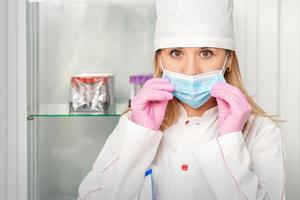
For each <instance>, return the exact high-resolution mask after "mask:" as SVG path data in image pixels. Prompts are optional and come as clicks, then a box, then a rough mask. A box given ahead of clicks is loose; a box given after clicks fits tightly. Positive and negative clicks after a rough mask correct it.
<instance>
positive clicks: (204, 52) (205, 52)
mask: <svg viewBox="0 0 300 200" xmlns="http://www.w3.org/2000/svg"><path fill="white" fill-rule="evenodd" d="M213 55H214V53H213V52H212V51H211V50H209V49H204V50H202V51H201V52H200V56H201V57H202V58H206V59H207V58H210V57H212V56H213Z"/></svg>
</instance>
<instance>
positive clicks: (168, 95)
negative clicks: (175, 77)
mask: <svg viewBox="0 0 300 200" xmlns="http://www.w3.org/2000/svg"><path fill="white" fill-rule="evenodd" d="M173 90H174V87H173V86H172V84H171V83H170V82H169V81H168V80H166V79H162V78H153V79H150V80H148V81H146V83H145V84H144V86H143V88H142V89H141V91H140V92H139V93H138V94H137V95H136V96H134V97H133V98H132V99H131V110H132V116H131V120H132V121H133V122H135V123H137V124H139V125H141V126H144V127H147V128H150V129H152V130H155V131H158V130H159V128H160V126H161V124H162V121H163V119H164V116H165V111H166V108H167V104H168V101H169V100H171V99H172V98H173V94H172V92H173Z"/></svg>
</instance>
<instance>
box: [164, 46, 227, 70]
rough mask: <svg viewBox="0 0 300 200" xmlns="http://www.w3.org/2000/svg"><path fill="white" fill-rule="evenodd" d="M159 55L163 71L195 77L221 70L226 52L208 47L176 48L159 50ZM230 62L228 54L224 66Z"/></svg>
mask: <svg viewBox="0 0 300 200" xmlns="http://www.w3.org/2000/svg"><path fill="white" fill-rule="evenodd" d="M160 55H161V59H162V63H163V67H164V68H165V69H167V70H169V71H173V72H178V73H183V74H187V75H196V74H201V73H205V72H210V71H214V70H221V69H222V67H223V64H224V62H225V59H226V55H227V50H225V49H220V48H210V47H199V48H198V47H185V48H181V47H177V48H164V49H161V51H160ZM230 62H231V60H230V54H229V57H228V60H227V64H226V66H229V65H228V64H229V63H230ZM158 63H160V62H158ZM224 70H225V69H224Z"/></svg>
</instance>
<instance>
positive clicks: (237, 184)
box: [78, 0, 286, 200]
mask: <svg viewBox="0 0 300 200" xmlns="http://www.w3.org/2000/svg"><path fill="white" fill-rule="evenodd" d="M156 6H157V7H156V8H157V23H156V33H155V41H154V47H155V48H154V49H155V78H153V79H151V80H149V81H147V82H146V83H145V85H144V87H143V88H142V90H141V91H140V92H139V93H138V94H137V95H136V96H135V97H134V98H133V99H132V102H131V108H130V109H129V110H128V112H126V113H125V114H124V115H122V116H121V118H120V121H119V123H118V125H117V127H116V128H115V129H114V131H113V133H112V134H111V135H110V137H109V138H108V140H107V141H106V143H105V145H104V147H103V149H102V150H101V152H100V154H99V156H98V158H97V160H96V162H95V163H94V166H93V170H91V171H90V172H89V174H88V175H87V176H86V177H85V179H84V180H83V181H82V183H81V185H80V188H79V196H78V199H93V200H94V199H95V200H96V199H103V200H112V199H114V200H115V199H122V200H129V199H130V200H131V199H157V200H158V199H159V200H169V199H172V200H174V199H180V200H182V199H188V200H193V199H205V200H210V199H218V200H229V199H230V200H240V199H249V200H254V199H255V200H257V199H265V200H266V199H268V200H269V199H272V200H275V199H285V190H284V189H285V188H284V187H285V182H286V178H285V174H286V171H285V165H284V163H285V157H286V155H285V146H284V144H283V137H282V134H281V132H280V129H279V128H278V126H277V125H276V123H275V120H272V119H271V118H270V117H269V116H267V114H266V113H265V112H264V111H263V110H262V109H261V108H260V107H259V106H258V105H257V104H256V103H255V102H254V101H253V100H252V99H251V97H250V96H249V95H248V94H247V92H246V91H245V89H244V88H243V86H242V81H241V76H240V71H239V65H238V60H237V56H236V54H235V51H234V50H235V47H234V37H233V27H232V17H231V16H232V14H231V13H232V2H231V1H230V0H185V1H184V2H183V1H181V0H157V2H156Z"/></svg>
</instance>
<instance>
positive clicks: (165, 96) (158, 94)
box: [132, 90, 173, 105]
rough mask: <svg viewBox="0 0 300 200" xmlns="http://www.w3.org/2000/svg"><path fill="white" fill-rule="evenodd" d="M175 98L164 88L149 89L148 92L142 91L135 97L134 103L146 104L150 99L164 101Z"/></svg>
mask: <svg viewBox="0 0 300 200" xmlns="http://www.w3.org/2000/svg"><path fill="white" fill-rule="evenodd" d="M172 98H173V94H172V93H170V92H167V91H163V90H151V91H150V90H149V91H147V92H143V93H140V94H139V95H137V96H135V97H133V99H132V105H134V104H139V105H144V104H146V103H147V102H149V101H164V100H170V99H172Z"/></svg>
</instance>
